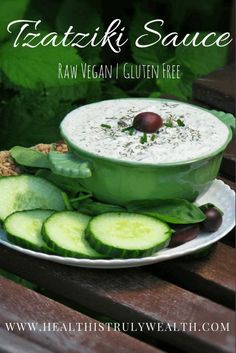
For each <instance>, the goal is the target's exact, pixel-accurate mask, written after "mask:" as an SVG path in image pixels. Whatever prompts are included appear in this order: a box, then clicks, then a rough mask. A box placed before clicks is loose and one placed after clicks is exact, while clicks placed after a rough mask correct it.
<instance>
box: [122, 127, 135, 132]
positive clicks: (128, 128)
mask: <svg viewBox="0 0 236 353" xmlns="http://www.w3.org/2000/svg"><path fill="white" fill-rule="evenodd" d="M133 129H134V128H133V126H128V127H125V128H124V129H122V130H121V131H122V132H125V131H130V130H133Z"/></svg>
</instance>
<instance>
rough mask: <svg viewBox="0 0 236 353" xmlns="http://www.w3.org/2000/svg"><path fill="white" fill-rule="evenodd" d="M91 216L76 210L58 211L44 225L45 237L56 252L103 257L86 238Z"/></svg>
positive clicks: (83, 256)
mask: <svg viewBox="0 0 236 353" xmlns="http://www.w3.org/2000/svg"><path fill="white" fill-rule="evenodd" d="M90 219H91V218H90V217H89V216H87V215H84V214H82V213H78V212H74V211H64V212H57V213H55V214H53V215H52V216H51V217H49V218H48V219H47V220H46V222H45V223H44V225H43V230H42V234H43V239H44V240H45V242H46V243H47V244H48V246H49V247H50V248H52V249H53V250H54V251H55V252H56V253H58V254H60V255H62V256H68V257H79V258H99V257H100V258H101V257H102V255H101V254H98V253H97V252H96V251H95V250H94V249H92V248H91V247H90V245H89V243H88V242H87V241H86V240H85V229H86V228H87V225H88V223H89V221H90Z"/></svg>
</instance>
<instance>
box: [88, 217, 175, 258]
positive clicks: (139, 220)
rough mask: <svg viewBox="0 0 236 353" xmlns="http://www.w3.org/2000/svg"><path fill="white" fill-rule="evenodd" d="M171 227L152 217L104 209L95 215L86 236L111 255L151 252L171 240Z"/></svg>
mask: <svg viewBox="0 0 236 353" xmlns="http://www.w3.org/2000/svg"><path fill="white" fill-rule="evenodd" d="M171 234H172V230H171V229H170V227H169V226H168V225H167V224H166V223H164V222H162V221H160V220H158V219H155V218H153V217H149V216H145V215H140V214H136V213H124V212H121V213H115V212H111V213H105V214H102V215H99V216H96V217H94V218H93V219H92V220H91V221H90V223H89V225H88V228H87V230H86V239H87V240H88V242H89V243H90V245H91V246H92V247H93V248H94V249H95V250H96V251H98V252H100V253H101V254H104V255H105V256H108V257H119V258H129V257H142V256H148V255H151V254H153V253H154V252H156V251H157V250H160V249H162V248H164V247H166V246H168V243H169V241H170V237H171Z"/></svg>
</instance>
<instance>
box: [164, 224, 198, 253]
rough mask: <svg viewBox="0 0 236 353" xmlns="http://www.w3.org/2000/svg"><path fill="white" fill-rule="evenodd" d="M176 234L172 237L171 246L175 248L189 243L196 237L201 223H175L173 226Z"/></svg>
mask: <svg viewBox="0 0 236 353" xmlns="http://www.w3.org/2000/svg"><path fill="white" fill-rule="evenodd" d="M172 228H173V229H174V231H175V232H174V234H173V235H172V237H171V240H170V244H169V247H170V248H174V247H176V246H179V245H182V244H184V243H187V242H188V241H190V240H193V239H194V238H196V237H197V236H198V234H199V231H200V227H199V224H198V223H196V224H178V225H177V224H175V225H173V226H172Z"/></svg>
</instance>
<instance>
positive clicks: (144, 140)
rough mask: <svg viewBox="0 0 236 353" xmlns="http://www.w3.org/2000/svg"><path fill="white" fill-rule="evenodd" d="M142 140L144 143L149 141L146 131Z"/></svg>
mask: <svg viewBox="0 0 236 353" xmlns="http://www.w3.org/2000/svg"><path fill="white" fill-rule="evenodd" d="M140 142H141V143H142V144H144V143H146V142H147V134H146V132H144V133H143V136H142V137H141V139H140Z"/></svg>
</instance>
